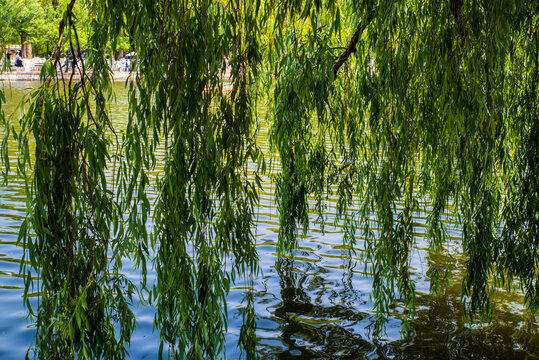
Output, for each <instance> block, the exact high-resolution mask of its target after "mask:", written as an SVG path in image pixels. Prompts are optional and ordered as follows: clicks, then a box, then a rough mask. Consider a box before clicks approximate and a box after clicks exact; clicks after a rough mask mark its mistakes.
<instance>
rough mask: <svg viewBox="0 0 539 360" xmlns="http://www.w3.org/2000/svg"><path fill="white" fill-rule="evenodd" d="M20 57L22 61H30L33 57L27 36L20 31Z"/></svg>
mask: <svg viewBox="0 0 539 360" xmlns="http://www.w3.org/2000/svg"><path fill="white" fill-rule="evenodd" d="M21 57H22V58H23V59H31V58H33V57H34V52H33V51H32V43H31V42H30V40H28V34H27V33H26V32H25V31H21Z"/></svg>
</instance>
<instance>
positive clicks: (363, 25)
mask: <svg viewBox="0 0 539 360" xmlns="http://www.w3.org/2000/svg"><path fill="white" fill-rule="evenodd" d="M373 19H374V10H372V11H370V12H369V16H368V18H367V20H366V21H365V22H360V23H359V24H358V26H357V29H356V32H355V33H354V35H352V38H351V39H350V42H349V43H348V46H347V47H346V50H344V52H343V53H342V54H341V56H339V58H338V59H337V62H336V63H335V65H334V66H333V75H334V77H337V73H338V72H339V69H340V68H341V66H343V65H344V63H345V62H346V61H347V60H348V58H349V57H350V55H352V54H353V53H355V52H356V50H357V49H356V45H357V42H358V41H359V37H360V36H361V33H362V32H363V30H365V28H366V27H367V26H369V24H370V23H371V22H372V20H373Z"/></svg>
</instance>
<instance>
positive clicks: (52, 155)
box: [3, 0, 539, 359]
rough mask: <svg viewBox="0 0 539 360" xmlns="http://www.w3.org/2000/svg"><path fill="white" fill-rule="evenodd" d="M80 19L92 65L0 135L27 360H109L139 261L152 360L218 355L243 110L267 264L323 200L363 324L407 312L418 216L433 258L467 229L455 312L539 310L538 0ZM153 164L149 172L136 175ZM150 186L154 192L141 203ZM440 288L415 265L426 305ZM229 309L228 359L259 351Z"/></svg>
mask: <svg viewBox="0 0 539 360" xmlns="http://www.w3.org/2000/svg"><path fill="white" fill-rule="evenodd" d="M80 1H83V0H80ZM74 3H75V0H72V1H71V3H70V5H69V6H68V7H67V11H66V15H65V16H64V18H63V19H64V20H63V21H62V23H61V24H60V32H59V33H60V40H59V46H58V48H59V49H60V48H61V45H62V44H64V43H67V44H69V45H70V47H71V49H72V50H73V53H75V54H80V53H81V51H80V49H79V47H80V44H79V41H78V36H77V20H76V19H75V18H74V17H73V16H72V11H71V9H72V8H73V5H74ZM86 6H87V7H88V11H89V16H90V18H91V25H90V26H91V31H90V34H91V36H90V39H89V44H88V59H87V61H86V62H83V61H82V59H81V58H77V59H76V61H75V64H76V66H75V69H76V70H74V71H76V72H77V73H78V75H80V81H79V80H77V81H75V80H74V78H75V76H74V74H75V73H70V74H62V73H60V74H58V73H57V72H56V64H55V63H57V62H58V56H59V54H56V57H55V59H56V60H53V61H51V62H50V63H49V64H48V66H45V69H48V70H46V71H44V72H43V82H42V85H41V86H40V87H39V88H38V89H37V90H36V91H35V92H34V93H33V94H32V95H31V96H30V98H29V99H28V105H27V111H26V115H25V116H24V117H23V118H22V119H21V121H20V122H21V127H20V131H15V130H12V131H11V132H12V133H13V135H14V136H15V137H16V139H17V141H18V142H19V144H20V149H21V157H20V161H19V165H18V170H19V171H20V172H22V173H23V174H25V176H26V178H27V179H28V185H27V194H28V199H29V200H28V217H27V220H26V221H25V222H24V224H23V226H22V227H21V235H20V238H21V240H22V241H23V243H24V245H25V247H26V249H27V252H26V254H27V257H28V260H29V262H27V263H25V264H26V265H23V271H24V273H25V274H27V276H26V290H25V294H26V295H29V294H30V291H31V289H32V285H33V284H34V282H33V281H34V280H33V278H32V276H33V275H32V274H33V273H34V272H37V273H38V274H39V281H38V282H37V284H38V285H37V286H38V287H39V289H38V291H39V295H40V301H39V306H38V308H37V311H35V312H34V309H32V308H31V304H30V302H29V301H26V303H27V305H28V307H29V311H30V312H31V314H35V316H36V318H37V335H36V343H35V347H34V351H35V353H36V355H37V356H38V357H53V358H57V357H58V358H60V357H61V358H65V357H67V358H69V357H71V358H78V357H82V356H84V357H91V358H93V357H96V358H98V357H106V358H113V357H114V358H115V357H117V358H123V357H125V356H126V347H127V346H128V344H129V339H130V335H131V332H132V330H133V328H134V326H135V324H134V317H133V314H132V311H131V310H130V307H129V305H130V304H131V302H132V299H133V296H135V295H137V296H140V295H139V294H137V289H136V287H135V286H134V285H133V284H131V283H130V282H129V281H128V280H127V279H125V278H124V277H123V276H122V275H121V272H120V268H121V262H122V259H123V258H125V257H131V258H134V259H135V260H136V262H137V263H138V264H139V267H140V269H141V271H142V273H143V281H142V283H143V286H145V280H144V276H145V271H146V269H147V267H148V265H147V262H148V261H153V264H154V266H155V269H156V272H157V281H156V283H155V284H154V285H153V287H152V288H151V289H148V291H149V294H150V295H149V301H150V303H151V304H152V305H154V306H155V307H156V309H157V312H156V316H155V320H154V323H155V327H156V328H157V329H158V331H159V334H160V341H161V347H160V356H163V355H164V353H165V349H166V351H168V352H169V353H170V355H171V356H174V357H178V358H197V359H202V358H217V357H220V356H221V355H222V352H223V348H224V336H223V331H222V330H223V329H224V328H226V313H227V312H226V295H227V293H228V290H229V287H230V284H231V282H235V281H237V279H239V278H244V279H246V280H247V281H252V278H253V276H254V275H255V274H256V273H257V271H258V270H259V269H258V265H257V264H258V262H257V252H256V249H255V240H254V236H253V227H254V224H253V219H254V211H255V207H256V205H257V202H258V195H257V190H258V188H259V186H260V178H259V176H260V175H262V174H263V170H264V168H265V166H264V159H263V156H262V154H261V152H260V150H259V149H258V148H257V145H256V141H255V137H256V135H257V133H256V130H257V126H258V122H259V120H258V119H257V117H256V116H255V110H256V105H257V104H258V103H265V104H267V107H268V109H269V110H268V120H269V122H270V131H269V140H270V143H271V144H272V147H273V148H274V149H275V150H277V151H278V153H279V154H280V159H281V166H282V169H281V171H280V173H279V174H278V176H277V179H276V185H277V186H276V202H277V204H278V208H279V216H280V229H279V246H278V250H279V253H280V254H285V253H287V252H289V251H291V250H293V249H294V247H295V246H296V245H297V241H296V239H297V236H298V235H299V233H300V232H302V231H303V232H306V231H307V229H308V227H309V218H308V212H309V210H310V208H311V207H314V208H315V210H317V211H318V212H319V214H320V218H321V219H322V220H323V210H324V197H325V195H324V194H326V193H327V192H328V191H333V190H332V189H337V190H336V191H337V195H338V197H339V201H338V206H337V214H336V215H337V221H338V222H339V223H340V224H342V226H343V229H344V242H345V244H346V245H349V247H350V248H351V249H353V248H354V246H356V240H357V239H358V238H359V237H362V238H363V239H365V244H366V245H365V249H364V250H365V251H364V261H365V263H366V264H369V266H370V271H371V272H372V274H373V278H374V282H373V294H374V300H375V302H374V305H375V310H376V312H377V314H378V322H377V325H378V327H377V329H378V331H381V330H382V329H383V323H384V320H385V319H386V318H387V314H388V313H389V306H390V305H391V304H392V303H393V301H395V300H396V299H403V300H404V303H405V306H406V307H408V309H409V310H410V312H409V313H410V314H411V315H413V313H414V311H413V310H414V299H415V289H414V281H413V279H412V278H411V272H410V269H409V266H408V265H409V262H410V257H411V252H412V244H413V239H414V236H413V234H414V223H413V221H412V218H413V215H414V214H417V213H421V212H427V213H428V214H429V215H428V220H427V227H428V240H429V245H430V249H431V253H439V252H444V251H445V249H444V241H445V238H446V228H445V225H444V222H443V221H442V219H444V218H445V217H447V216H454V217H457V218H458V219H459V220H460V222H461V223H462V224H463V225H462V234H463V236H462V251H463V255H464V256H465V258H466V259H467V260H466V271H465V274H464V278H463V282H462V289H463V303H464V306H465V309H466V313H467V314H468V315H469V316H470V317H472V316H475V315H481V316H485V317H486V318H489V316H490V315H491V313H492V308H491V299H492V296H493V293H494V292H495V290H496V289H498V288H500V287H505V288H506V289H507V290H509V291H512V290H515V289H514V288H515V285H514V284H515V283H517V284H518V287H519V288H520V290H521V291H522V292H523V293H524V295H525V302H526V306H527V307H528V309H529V310H530V311H532V312H535V311H537V310H538V309H539V275H538V274H539V273H538V270H539V268H538V262H539V242H538V241H539V240H538V239H539V236H538V235H539V234H538V231H539V227H538V225H539V191H538V190H539V183H538V181H539V180H538V175H539V168H538V166H539V165H538V164H539V147H538V141H539V95H538V94H539V93H538V84H539V2H538V1H524V0H490V1H475V0H472V1H467V2H463V1H461V0H446V1H419V0H417V1H410V0H407V1H404V0H402V1H395V0H392V1H390V0H372V1H346V0H325V1H324V0H314V1H300V0H284V1H280V2H262V1H259V0H244V1H239V0H230V1H225V0H222V1H211V0H196V1H195V0H159V1H138V2H134V1H127V0H114V1H113V0H94V1H87V3H86ZM119 36H128V38H129V41H130V46H131V47H132V49H133V50H134V51H136V53H137V55H138V58H137V61H136V66H135V68H134V70H133V73H132V77H133V81H132V82H129V85H128V86H129V123H128V126H127V129H126V131H125V132H124V133H123V134H119V133H118V131H117V130H116V129H114V126H113V125H112V124H111V122H110V120H109V118H108V116H107V108H106V103H107V101H109V100H110V98H111V96H112V94H111V88H110V84H111V70H110V68H109V65H108V63H107V61H106V60H105V57H104V56H105V53H106V51H107V49H106V48H105V47H104V46H105V44H107V43H112V44H113V47H114V44H115V42H116V41H118V37H119ZM227 70H229V71H230V82H231V88H232V90H231V92H230V93H225V92H224V91H223V83H222V77H223V75H224V74H225V72H226V71H227ZM8 128H9V127H8ZM31 139H33V140H32V141H35V153H34V154H31V153H30V147H29V144H30V142H31ZM159 149H164V152H161V151H158V150H159ZM3 151H4V152H5V147H4V148H3ZM3 158H4V159H5V158H6V157H5V156H4V157H3ZM157 160H163V161H164V162H165V164H166V165H165V169H164V171H163V173H162V174H161V175H160V176H159V177H158V179H157V180H155V181H153V180H151V179H153V178H152V177H151V176H149V173H150V172H152V171H153V169H154V166H155V163H156V161H157ZM253 165H255V168H258V171H256V172H255V174H254V175H253V174H250V173H249V171H248V169H249V167H251V168H252V166H253ZM6 168H7V167H6ZM28 171H31V173H30V172H28ZM111 173H112V175H111ZM149 187H156V188H157V189H158V199H157V200H156V203H155V204H151V203H150V202H149V200H148V198H147V195H146V189H148V188H149ZM310 197H314V199H315V201H314V202H309V200H308V199H309V198H310ZM425 204H426V205H425ZM149 218H152V219H153V222H154V223H155V227H154V228H153V230H152V231H151V232H148V230H147V229H148V227H147V225H148V221H149V220H148V219H149ZM111 219H112V221H111ZM375 229H376V230H375ZM449 273H450V272H449V271H448V270H447V269H446V268H444V267H443V266H440V267H432V268H431V270H430V272H429V276H430V278H431V285H432V286H431V288H432V291H434V292H436V291H440V289H441V288H442V284H443V283H444V282H445V281H446V280H447V276H448V275H447V274H449ZM517 280H518V282H516V281H517ZM245 301H246V308H247V310H246V311H245V312H244V319H243V320H244V321H243V326H242V329H241V334H240V341H239V346H240V347H241V349H242V350H243V352H244V355H245V356H246V357H247V358H255V357H256V356H257V355H256V348H255V346H256V336H255V327H256V324H255V313H254V307H253V299H252V296H247V297H246V299H245Z"/></svg>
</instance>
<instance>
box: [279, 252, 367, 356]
mask: <svg viewBox="0 0 539 360" xmlns="http://www.w3.org/2000/svg"><path fill="white" fill-rule="evenodd" d="M298 265H299V262H297V261H294V260H291V259H283V258H281V259H279V260H277V263H276V269H277V273H278V274H279V277H280V285H281V299H282V301H281V303H280V304H279V306H278V307H277V308H276V309H275V316H276V317H277V318H278V319H280V320H281V321H282V322H281V326H280V329H281V340H282V341H283V343H284V344H286V345H288V349H287V350H285V351H284V352H282V353H281V354H279V358H280V359H284V358H289V357H290V358H299V357H300V358H304V359H309V358H336V357H339V358H350V359H356V358H357V356H358V355H359V356H361V354H367V353H369V352H371V351H372V350H373V345H372V344H371V343H369V342H368V341H367V340H365V339H363V338H362V337H361V335H359V334H356V333H354V332H352V331H351V330H350V327H352V326H353V325H354V324H357V323H359V322H361V321H363V320H364V319H365V318H366V317H367V316H368V315H367V314H365V313H360V312H357V311H355V310H354V308H353V304H354V300H353V299H354V298H355V296H354V295H353V288H352V282H351V274H350V275H349V276H348V277H347V281H345V282H344V283H345V286H344V289H343V291H342V292H339V293H337V292H333V293H332V295H331V297H332V298H333V299H332V301H331V302H330V304H328V305H321V304H323V303H325V304H327V302H323V301H321V299H320V297H321V296H322V295H323V293H324V292H327V291H329V290H328V289H329V288H331V287H333V286H334V284H330V283H329V282H328V281H327V280H326V279H325V278H324V272H326V271H327V269H323V268H320V267H318V266H317V265H315V264H313V263H301V265H302V266H305V267H306V269H304V270H305V271H298V269H296V268H294V266H298ZM341 285H342V284H341ZM308 290H312V291H313V293H315V294H316V297H315V298H314V299H312V298H311V296H310V295H309V294H308V293H307V291H308ZM337 299H339V301H338V302H339V304H337V301H336V300H337Z"/></svg>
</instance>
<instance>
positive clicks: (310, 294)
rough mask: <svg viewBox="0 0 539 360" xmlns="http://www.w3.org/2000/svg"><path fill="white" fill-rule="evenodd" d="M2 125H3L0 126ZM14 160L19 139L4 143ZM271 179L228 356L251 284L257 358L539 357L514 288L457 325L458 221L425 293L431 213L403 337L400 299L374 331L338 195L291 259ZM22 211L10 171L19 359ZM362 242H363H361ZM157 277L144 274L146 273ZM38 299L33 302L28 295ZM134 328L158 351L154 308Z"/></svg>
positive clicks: (24, 330)
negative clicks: (485, 312)
mask: <svg viewBox="0 0 539 360" xmlns="http://www.w3.org/2000/svg"><path fill="white" fill-rule="evenodd" d="M0 86H3V89H4V91H5V93H6V96H7V101H8V104H7V105H6V106H5V109H4V110H5V111H6V112H7V113H11V112H12V111H13V109H14V106H15V104H16V103H18V102H19V101H20V99H21V98H22V96H23V94H24V93H26V92H28V89H29V88H32V87H35V86H37V83H29V82H20V83H15V82H13V83H0ZM116 93H117V101H116V103H115V104H111V113H112V117H113V119H114V122H115V123H116V124H118V126H119V127H120V128H121V125H122V124H125V122H126V119H127V91H126V90H125V89H124V88H123V83H121V84H117V85H116ZM2 132H3V131H2ZM9 146H10V149H11V150H12V151H11V159H12V164H14V163H15V156H16V154H15V144H14V143H13V142H11V143H10V144H9ZM260 146H261V148H262V149H263V150H264V153H265V156H266V158H267V159H269V158H270V157H272V156H274V154H273V155H272V154H271V152H270V149H269V145H268V143H267V141H266V140H265V130H264V128H262V130H261V133H260ZM273 191H274V184H273V183H272V182H271V181H270V180H269V178H266V179H265V181H264V183H263V189H262V191H261V193H260V206H259V209H258V211H257V213H258V215H257V219H256V241H257V249H258V253H259V257H260V268H261V270H262V271H261V274H260V276H259V277H257V278H255V280H254V287H252V288H249V287H246V284H243V283H238V284H235V286H233V287H232V289H231V291H230V294H229V296H228V299H227V301H228V311H229V318H228V319H229V320H228V333H227V335H226V339H227V346H226V354H224V356H223V357H224V358H226V359H236V358H238V357H239V353H238V350H237V348H236V342H237V339H238V336H239V331H240V327H241V321H242V316H241V309H242V299H243V297H244V294H245V291H252V292H253V293H254V298H255V310H256V315H257V326H258V329H257V337H258V341H259V353H260V355H261V357H262V358H263V359H337V358H342V359H362V358H366V359H378V358H380V359H383V358H392V359H468V358H469V359H539V331H538V330H539V326H538V318H537V317H533V316H530V315H529V314H527V313H526V312H525V311H524V309H523V306H522V303H523V298H522V296H520V295H507V294H505V293H500V294H499V295H498V296H497V297H496V302H495V309H496V310H495V317H494V321H493V323H491V324H489V325H480V324H474V325H472V326H470V325H468V324H466V323H465V322H463V319H462V304H461V302H460V278H459V273H460V272H461V271H462V269H463V268H464V259H463V258H462V257H461V256H460V241H459V238H460V235H461V234H460V231H459V226H458V224H456V223H455V222H453V221H451V219H447V224H448V229H449V235H450V236H449V240H448V242H447V243H446V248H447V249H448V253H447V254H446V255H444V256H440V258H438V259H435V260H436V261H451V262H452V263H453V265H454V269H455V279H454V280H453V281H452V282H451V283H450V284H449V286H448V289H447V291H446V294H445V295H444V296H432V295H429V279H428V277H427V276H426V273H427V270H428V266H429V265H428V262H427V260H426V256H427V247H428V246H427V243H426V241H425V239H424V237H423V235H424V234H425V232H426V226H425V223H426V217H427V214H417V215H416V217H415V221H414V222H415V233H416V237H415V244H414V251H413V257H412V262H411V266H412V270H413V273H414V277H415V280H416V290H417V294H418V298H417V310H418V313H417V317H416V318H415V319H414V320H413V322H412V323H411V329H410V332H409V334H408V336H407V337H405V338H402V337H401V334H400V330H401V325H402V323H401V319H402V318H403V310H402V307H401V306H399V304H396V306H395V307H394V309H393V310H392V314H391V316H390V319H389V322H388V323H387V328H386V330H387V334H386V335H385V336H384V337H382V338H377V339H376V338H374V336H373V334H372V332H373V330H374V321H375V314H374V312H373V303H372V299H371V287H372V277H370V276H369V274H368V272H366V271H365V265H364V264H363V262H362V261H361V260H360V259H359V258H358V257H355V256H352V257H351V258H350V257H349V255H348V251H347V250H346V249H344V248H343V246H342V244H343V234H342V232H341V228H340V227H338V226H332V225H331V224H332V222H333V217H332V216H333V215H332V213H334V212H335V211H334V208H332V207H334V206H335V205H336V202H333V201H332V198H331V197H330V198H329V199H328V201H327V206H328V211H327V214H326V217H327V220H328V221H327V224H326V227H325V229H324V230H325V231H324V232H322V231H321V230H320V227H319V226H317V225H316V224H314V222H315V220H316V217H317V215H316V214H314V213H313V214H312V218H311V221H312V223H313V224H314V225H312V227H311V230H310V231H309V232H308V233H307V236H305V237H301V239H300V241H299V248H298V249H297V250H296V251H295V252H294V254H293V256H292V257H290V258H286V259H279V258H278V257H277V256H276V244H277V235H278V213H277V209H276V207H275V203H274V197H273ZM24 216H25V197H24V184H23V182H22V180H21V179H19V178H17V177H15V176H13V175H12V176H11V177H10V181H9V184H8V186H4V187H2V186H0V359H2V360H8V359H23V358H24V357H25V354H26V351H27V349H28V347H29V346H30V345H31V344H32V341H33V337H34V334H35V328H34V327H33V326H32V323H31V322H30V321H29V320H27V319H26V318H25V314H26V313H25V308H24V307H23V302H22V293H23V287H24V282H23V280H22V278H21V277H19V275H18V272H19V266H20V259H21V257H22V249H21V248H20V247H19V246H17V234H18V228H19V226H20V224H21V222H22V220H23V218H24ZM358 247H359V248H361V242H360V241H358ZM132 269H133V264H132V263H129V262H126V263H124V271H125V273H127V274H128V275H129V277H130V279H132V280H133V281H138V279H139V275H138V274H137V273H136V272H134V271H133V270H132ZM154 278H155V274H154V273H153V272H151V271H150V272H149V274H148V280H149V281H150V282H151V281H153V280H154ZM34 301H35V300H34ZM134 311H135V314H136V317H137V328H136V330H135V332H134V334H133V337H132V343H131V347H130V350H129V352H130V357H131V358H132V359H154V358H157V353H158V348H159V343H158V338H157V334H156V333H153V332H152V328H153V316H154V310H153V309H152V308H151V307H146V308H143V307H142V306H138V307H134Z"/></svg>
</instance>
